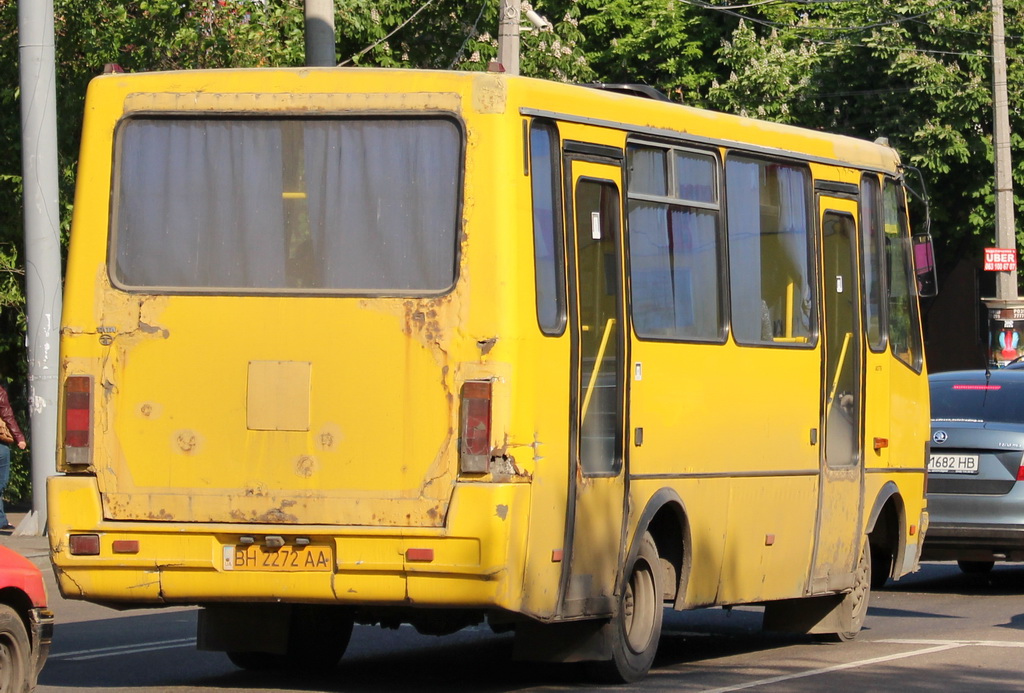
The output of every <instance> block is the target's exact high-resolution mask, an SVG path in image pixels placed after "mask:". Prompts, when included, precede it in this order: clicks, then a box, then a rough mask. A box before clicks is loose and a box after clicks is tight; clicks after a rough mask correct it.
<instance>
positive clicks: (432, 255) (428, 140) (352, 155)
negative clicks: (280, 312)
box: [305, 121, 459, 291]
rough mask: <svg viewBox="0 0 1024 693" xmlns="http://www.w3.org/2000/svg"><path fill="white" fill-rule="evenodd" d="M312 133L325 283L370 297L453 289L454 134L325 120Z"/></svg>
mask: <svg viewBox="0 0 1024 693" xmlns="http://www.w3.org/2000/svg"><path fill="white" fill-rule="evenodd" d="M305 134H306V136H305V147H306V175H307V178H308V181H309V182H308V183H307V186H308V196H309V225H310V233H311V234H312V237H313V248H314V252H315V253H316V254H317V255H318V256H320V257H323V268H322V270H323V281H324V284H325V285H326V286H328V287H335V288H346V289H354V290H359V289H365V290H369V291H381V290H388V289H397V290H403V291H409V290H414V289H429V290H434V291H440V290H443V289H445V288H447V287H448V286H450V285H451V283H452V279H453V277H452V268H453V266H454V253H455V243H454V237H453V229H454V228H455V214H456V208H455V204H454V201H455V199H456V192H457V186H458V167H457V158H456V157H457V155H458V152H459V142H458V132H457V131H456V130H455V127H454V126H453V125H452V124H450V123H448V122H446V121H423V122H420V123H417V125H416V127H410V125H409V123H408V121H346V122H321V123H318V124H317V127H307V128H306V133H305ZM318 181H319V183H320V184H317V183H318Z"/></svg>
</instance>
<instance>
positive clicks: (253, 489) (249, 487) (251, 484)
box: [243, 481, 267, 497]
mask: <svg viewBox="0 0 1024 693" xmlns="http://www.w3.org/2000/svg"><path fill="white" fill-rule="evenodd" d="M243 493H244V494H245V495H246V496H256V497H262V496H266V495H267V485H266V484H264V483H263V482H262V481H247V482H245V490H244V491H243Z"/></svg>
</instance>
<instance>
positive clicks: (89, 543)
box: [68, 534, 100, 556]
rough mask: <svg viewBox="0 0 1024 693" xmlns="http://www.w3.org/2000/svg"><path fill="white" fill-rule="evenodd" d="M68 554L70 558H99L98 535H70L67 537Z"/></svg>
mask: <svg viewBox="0 0 1024 693" xmlns="http://www.w3.org/2000/svg"><path fill="white" fill-rule="evenodd" d="M68 553H70V554H71V555H72V556H99V555H100V535H99V534H72V535H71V536H70V537H68Z"/></svg>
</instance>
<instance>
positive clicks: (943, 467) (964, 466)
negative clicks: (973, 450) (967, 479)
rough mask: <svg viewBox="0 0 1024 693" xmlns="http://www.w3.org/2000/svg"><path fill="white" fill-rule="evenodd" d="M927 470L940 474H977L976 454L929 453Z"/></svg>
mask: <svg viewBox="0 0 1024 693" xmlns="http://www.w3.org/2000/svg"><path fill="white" fill-rule="evenodd" d="M928 471H929V472H938V473H940V474H977V473H978V456H977V455H931V456H929V457H928Z"/></svg>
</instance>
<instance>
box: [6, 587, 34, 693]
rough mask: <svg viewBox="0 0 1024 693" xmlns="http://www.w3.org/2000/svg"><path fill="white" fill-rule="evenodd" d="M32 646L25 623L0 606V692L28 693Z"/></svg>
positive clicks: (15, 614) (12, 611)
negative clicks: (26, 692)
mask: <svg viewBox="0 0 1024 693" xmlns="http://www.w3.org/2000/svg"><path fill="white" fill-rule="evenodd" d="M31 668H32V645H31V643H29V640H28V632H27V631H26V630H25V622H24V621H22V620H21V617H20V616H18V614H17V613H16V612H15V611H14V609H12V608H11V607H9V606H7V605H6V604H0V691H13V693H24V692H25V691H28V690H29V689H30V688H31V686H30V685H29V670H30V669H31Z"/></svg>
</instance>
